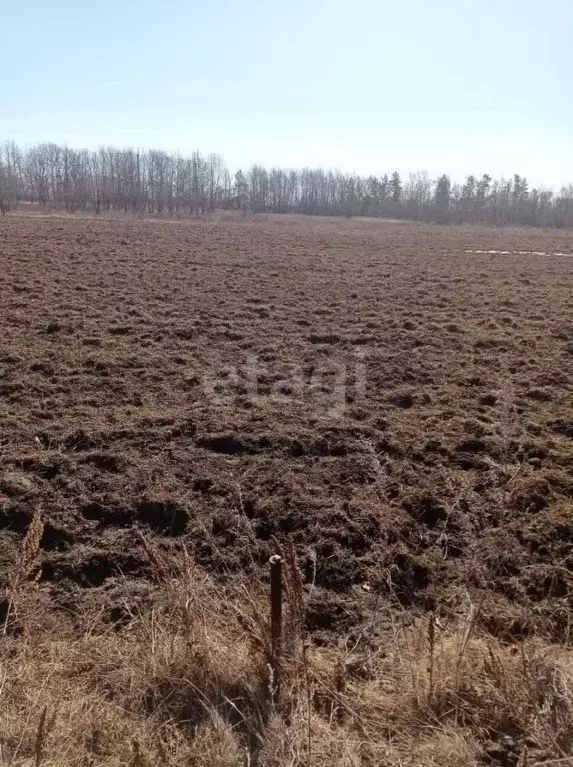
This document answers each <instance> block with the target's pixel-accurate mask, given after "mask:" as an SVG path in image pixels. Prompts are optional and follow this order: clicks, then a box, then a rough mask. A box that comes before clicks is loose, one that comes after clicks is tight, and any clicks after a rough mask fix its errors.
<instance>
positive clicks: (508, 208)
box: [0, 141, 573, 228]
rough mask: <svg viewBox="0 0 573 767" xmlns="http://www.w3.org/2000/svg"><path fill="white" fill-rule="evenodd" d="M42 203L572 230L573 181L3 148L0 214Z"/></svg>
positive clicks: (155, 153)
mask: <svg viewBox="0 0 573 767" xmlns="http://www.w3.org/2000/svg"><path fill="white" fill-rule="evenodd" d="M22 203H37V204H39V205H43V206H49V207H51V208H55V209H63V210H66V211H68V212H70V213H73V212H76V211H88V210H89V211H94V212H95V213H100V212H102V211H118V210H121V211H124V212H126V213H138V214H145V213H147V214H155V215H169V216H192V215H199V214H206V213H213V212H214V211H216V210H218V209H219V210H220V209H238V210H241V211H243V213H244V214H245V215H246V214H247V213H249V212H253V213H303V214H308V215H324V216H369V217H384V218H399V219H409V220H413V221H427V222H437V223H444V224H445V223H466V222H470V223H485V224H492V225H496V226H503V225H506V224H525V225H531V226H547V227H557V228H564V227H570V228H573V184H569V185H568V186H565V187H562V188H561V190H560V191H559V192H558V193H555V192H554V191H553V190H551V189H545V188H537V187H531V186H530V184H529V183H528V181H527V179H526V178H524V177H523V176H520V175H517V174H516V175H514V176H513V178H511V179H493V178H492V177H491V176H489V175H488V174H483V175H481V176H474V175H470V176H468V177H467V178H466V180H465V183H463V184H458V183H453V182H452V180H451V179H450V177H449V176H447V175H442V176H440V177H439V178H437V179H432V178H431V177H430V176H429V175H428V173H426V172H417V173H410V174H409V175H408V177H407V178H403V177H402V176H401V175H400V174H399V173H398V172H397V171H394V172H392V173H390V174H384V175H382V176H376V175H370V176H360V175H357V174H355V173H342V172H340V171H337V170H322V169H312V168H303V169H298V170H297V169H284V168H271V169H268V168H264V167H262V166H260V165H253V166H252V167H251V168H250V169H249V170H248V171H247V172H243V171H241V170H239V171H237V172H236V173H234V174H231V172H230V171H229V169H228V168H227V166H226V165H225V163H224V161H223V159H222V158H221V156H220V155H218V154H210V155H208V156H206V157H205V156H203V155H202V154H201V153H200V152H194V153H193V154H192V155H191V156H190V157H183V156H182V155H180V154H170V153H168V152H165V151H161V150H150V151H138V150H135V149H115V148H113V147H102V148H100V149H98V150H95V151H90V150H86V149H82V150H77V149H70V148H69V147H67V146H60V145H58V144H53V143H44V144H37V145H35V146H32V147H29V148H26V149H23V148H21V147H19V146H18V145H16V144H15V143H14V142H12V141H7V142H5V143H4V144H2V145H0V210H1V211H2V213H6V212H7V211H9V210H11V209H13V208H16V207H17V206H18V205H20V204H22Z"/></svg>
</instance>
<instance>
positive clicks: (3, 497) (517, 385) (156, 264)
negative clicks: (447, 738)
mask: <svg viewBox="0 0 573 767" xmlns="http://www.w3.org/2000/svg"><path fill="white" fill-rule="evenodd" d="M477 250H508V251H536V252H537V251H541V252H543V253H547V254H550V255H528V254H521V255H517V254H514V253H512V254H509V255H508V254H505V255H499V254H489V253H481V254H479V253H475V252H474V253H468V252H466V251H477ZM554 253H565V254H571V253H573V235H572V234H571V233H560V232H555V231H551V232H549V231H535V230H513V229H508V230H499V231H497V230H491V229H481V228H477V227H475V228H469V227H468V228H453V227H452V228H445V227H438V226H423V225H419V226H418V225H413V224H404V223H399V222H386V223H385V222H380V221H360V220H356V221H355V220H325V219H303V218H296V217H288V216H284V217H274V218H273V217H261V218H258V217H256V218H252V219H249V220H246V221H225V220H222V221H213V222H203V221H201V222H160V221H153V222H151V221H128V220H122V221H114V220H109V219H108V220H96V219H81V218H77V219H76V218H64V217H58V218H49V217H46V218H30V217H25V216H16V215H14V216H7V217H5V218H4V219H2V220H0V265H1V271H0V286H1V292H0V322H1V324H2V335H1V337H0V527H1V529H2V535H1V536H0V573H1V575H2V579H3V584H2V585H4V586H8V578H9V574H10V572H11V569H12V568H13V563H14V561H15V558H16V556H17V551H18V548H19V547H20V544H21V541H22V538H23V535H24V534H25V531H26V530H27V529H28V526H29V523H30V520H31V518H32V515H33V513H34V511H35V510H36V509H38V508H40V509H41V510H42V513H43V516H44V520H45V523H46V524H45V529H44V532H43V537H42V540H41V548H42V562H41V573H40V576H39V577H40V580H39V583H40V587H41V588H42V589H43V590H44V591H45V594H46V598H48V599H49V600H50V603H51V605H52V609H53V611H54V615H56V616H58V615H61V616H62V619H63V616H72V618H73V616H75V615H77V614H79V613H80V612H81V611H82V610H84V608H86V607H89V606H93V605H101V610H102V613H101V614H102V620H104V621H107V622H112V623H113V622H117V621H120V620H121V618H122V616H124V615H125V614H131V613H132V611H133V610H134V609H135V608H137V607H138V606H140V605H144V604H145V603H146V600H148V599H149V594H150V591H151V589H152V586H151V580H152V579H151V575H152V573H151V569H150V563H149V557H148V556H147V554H146V552H145V550H144V549H143V548H142V543H141V539H140V537H139V535H138V533H137V531H138V530H139V531H141V532H143V533H144V534H145V535H146V536H147V537H148V539H149V540H152V541H154V543H155V545H157V546H159V547H160V548H161V549H163V550H165V551H166V552H167V551H168V550H170V549H171V548H173V547H176V546H177V545H178V543H179V542H180V541H185V542H186V543H187V544H188V546H189V550H190V551H192V552H193V554H194V557H195V560H196V561H197V563H198V564H199V565H203V566H204V567H206V568H208V569H209V570H210V571H212V572H214V573H216V574H217V576H220V578H221V582H222V583H224V582H225V581H227V580H228V579H230V578H237V577H239V576H245V577H246V578H259V577H265V576H264V569H263V565H264V563H265V562H266V559H267V557H268V556H269V554H270V553H271V551H272V547H273V542H272V540H273V536H276V537H278V538H279V539H284V538H286V537H289V536H290V537H291V538H292V540H293V541H294V543H295V545H296V549H297V553H298V555H299V558H300V562H301V565H302V568H303V572H304V577H305V580H306V582H307V584H308V594H307V598H308V606H307V614H306V622H307V628H308V629H309V630H310V631H311V632H312V634H313V636H314V638H315V640H316V642H326V643H330V642H331V641H333V640H340V638H341V637H342V638H344V639H347V638H348V637H353V636H359V635H360V632H361V630H363V629H364V627H365V626H366V627H368V626H370V625H371V620H372V615H373V614H375V613H376V611H377V610H379V609H380V606H381V605H384V606H385V607H388V606H392V607H393V608H396V612H397V613H399V614H400V615H402V616H403V619H404V620H405V621H406V622H407V621H408V620H410V619H414V618H415V617H416V616H419V615H421V614H423V613H425V612H427V611H429V610H432V611H434V612H435V614H436V615H437V616H438V617H439V619H440V620H442V621H449V620H452V619H455V618H456V617H457V616H463V615H466V614H467V611H468V604H469V603H470V602H471V603H473V605H474V606H475V607H476V616H477V617H476V622H477V625H479V626H481V627H482V628H484V629H487V630H488V632H490V633H492V634H493V635H495V636H497V637H498V638H500V639H503V640H509V641H515V640H516V639H518V638H521V637H524V636H531V635H537V636H543V637H544V638H547V639H550V640H551V641H556V642H569V641H570V640H571V620H570V616H571V606H572V598H573V597H572V595H573V592H572V589H571V582H572V575H573V558H572V554H573V460H572V457H573V396H572V387H571V381H572V378H573V302H572V300H571V296H572V293H573V258H570V257H566V256H563V255H551V254H554ZM253 371H254V372H253ZM3 610H4V613H5V612H6V610H7V605H6V604H4V607H3ZM0 617H1V616H0ZM376 630H377V631H383V630H384V625H383V624H382V625H378V624H377V629H376Z"/></svg>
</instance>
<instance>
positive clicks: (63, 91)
mask: <svg viewBox="0 0 573 767" xmlns="http://www.w3.org/2000/svg"><path fill="white" fill-rule="evenodd" d="M2 138H12V139H14V140H16V141H17V142H19V143H22V144H25V145H28V144H30V143H33V142H36V141H45V140H49V141H56V142H59V143H68V144H69V145H70V146H74V147H88V148H94V147H97V146H99V145H101V144H113V145H117V146H136V147H142V148H163V149H168V150H181V152H183V153H190V152H191V151H192V150H194V149H196V148H198V149H200V150H201V151H202V152H205V153H208V152H211V151H214V152H219V153H221V154H222V155H223V157H224V158H225V160H226V161H227V163H228V164H229V166H230V167H231V168H232V169H233V170H235V169H237V168H238V167H242V168H246V167H248V166H249V165H250V164H252V163H254V162H260V163H264V164H266V165H273V164H274V165H281V166H306V165H309V166H322V167H338V168H340V169H342V170H345V171H353V170H356V171H358V172H360V173H369V172H373V173H377V174H378V173H383V172H385V171H388V172H390V171H392V170H393V169H398V170H399V171H401V172H402V173H407V171H409V170H422V169H426V170H428V171H429V172H430V173H431V174H432V175H435V174H437V173H440V172H446V173H450V174H451V175H452V176H453V177H454V179H455V180H463V177H464V176H465V175H466V174H467V173H475V174H478V173H484V172H488V173H490V174H491V175H494V176H501V175H506V176H509V175H510V174H513V173H522V174H524V175H526V176H528V178H529V179H530V181H531V183H532V184H537V185H543V184H545V185H550V186H555V187H558V186H560V185H561V184H563V183H565V182H568V181H573V0H535V2H534V1H533V0H394V2H387V1H386V0H381V1H378V2H376V1H375V0H354V2H342V0H329V1H327V0H281V1H280V2H279V1H278V0H266V1H265V2H263V1H262V0H206V1H204V2H201V3H198V2H195V1H194V0H187V1H186V2H185V1H184V0H163V2H151V0H115V1H114V2H112V1H111V0H90V2H86V0H50V2H46V0H20V1H19V2H14V1H13V0H0V139H2Z"/></svg>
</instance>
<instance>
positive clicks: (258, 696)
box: [0, 544, 573, 767]
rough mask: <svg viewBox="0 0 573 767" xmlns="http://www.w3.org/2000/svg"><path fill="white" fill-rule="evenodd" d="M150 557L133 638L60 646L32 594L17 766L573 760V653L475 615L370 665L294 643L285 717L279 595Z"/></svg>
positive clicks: (413, 637)
mask: <svg viewBox="0 0 573 767" xmlns="http://www.w3.org/2000/svg"><path fill="white" fill-rule="evenodd" d="M147 547H148V551H149V553H150V556H151V557H152V558H153V559H154V565H153V566H154V569H155V572H156V578H157V591H156V596H155V599H154V603H153V606H152V607H151V609H150V610H149V611H147V612H145V613H142V614H137V615H132V616H131V619H130V620H129V621H128V622H127V623H125V625H123V627H121V628H117V627H116V628H113V629H108V630H105V629H103V628H102V626H101V623H100V622H99V620H98V616H97V615H87V614H86V615H84V616H83V620H82V621H81V623H82V630H81V631H78V630H77V628H76V630H75V631H74V633H69V632H68V633H66V632H65V631H64V630H63V629H62V630H60V631H59V632H58V631H54V630H53V628H52V627H48V630H46V626H45V625H44V624H43V619H42V615H44V614H45V604H44V603H43V602H42V590H41V589H40V588H39V587H38V586H37V585H35V584H33V583H32V584H29V585H28V586H27V588H26V589H20V590H19V591H18V592H17V593H18V598H17V600H16V601H17V605H16V608H17V611H18V616H19V622H20V627H21V634H20V635H19V636H17V637H11V636H8V637H5V639H4V644H3V646H2V655H1V664H2V668H1V672H0V678H1V680H2V683H1V687H0V705H1V709H0V744H1V764H2V765H19V766H20V765H22V766H24V765H30V766H31V765H34V767H40V765H44V767H47V766H48V765H54V767H64V766H65V767H68V766H69V767H72V765H73V766H74V767H75V766H76V765H77V766H78V767H79V766H80V765H81V766H82V767H83V766H85V765H94V766H95V765H106V766H108V765H109V766H110V767H112V766H115V765H118V766H119V765H130V766H133V767H147V765H155V764H163V765H169V766H171V765H173V767H175V765H196V766H197V767H203V766H205V767H207V766H209V767H211V766H212V765H220V766H221V767H224V766H226V765H229V767H230V766H231V765H255V764H256V765H259V767H287V765H289V766H290V765H293V766H294V765H301V766H302V765H308V766H309V767H310V766H311V765H312V766H313V767H321V766H324V767H327V766H328V767H333V766H334V765H336V767H338V766H340V767H342V766H344V767H354V766H355V765H356V766H358V765H388V766H390V765H424V767H425V766H429V765H445V764H448V765H459V766H460V767H462V765H464V766H467V765H474V764H478V763H482V762H483V757H484V754H485V755H486V756H487V754H486V752H485V751H484V748H485V749H486V750H487V749H489V753H490V755H491V754H495V753H496V749H497V752H499V753H501V754H502V756H501V757H499V758H500V759H501V761H499V762H495V761H491V759H490V761H489V763H491V764H495V763H502V764H503V763H507V764H521V765H525V764H529V765H532V764H535V763H543V762H545V761H547V760H549V759H552V758H557V759H559V758H561V759H563V758H564V757H566V756H567V754H569V753H571V747H572V746H573V656H572V654H571V652H570V651H569V650H567V649H565V648H563V647H556V646H551V645H549V644H544V643H541V642H540V641H539V640H530V641H525V642H523V643H522V644H521V645H520V646H516V645H504V644H502V643H500V642H499V641H497V640H493V639H491V638H488V637H484V636H478V635H476V634H475V633H474V620H473V614H472V611H471V610H470V611H469V612H468V617H467V619H466V620H465V622H464V621H462V622H461V623H460V625H458V626H457V627H456V628H455V629H452V628H448V629H445V628H443V627H441V626H440V624H439V622H438V621H437V620H435V619H434V617H433V616H431V617H430V619H429V620H428V619H424V620H422V621H420V622H418V623H417V624H416V625H414V626H410V627H409V628H399V627H395V630H394V631H393V632H390V633H388V634H386V635H384V634H382V633H380V634H379V639H378V640H377V641H376V642H369V643H364V647H365V649H361V647H360V642H357V643H356V644H355V646H354V647H353V648H351V649H338V650H336V649H334V648H332V647H330V648H326V647H323V648H321V647H313V648H310V649H309V648H308V647H306V648H305V646H304V644H303V636H302V632H301V635H300V636H299V637H298V639H295V638H291V640H290V641H291V642H297V641H298V642H299V643H300V644H299V647H300V648H305V649H303V651H302V655H303V656H304V662H300V654H297V653H295V652H293V651H292V650H291V654H290V655H289V656H288V657H286V658H285V663H286V664H290V665H289V669H288V672H287V674H286V675H285V679H286V680H288V682H287V683H285V686H284V688H283V700H282V702H281V705H280V706H279V707H278V708H275V707H274V706H273V704H272V702H271V696H270V695H269V681H270V680H269V671H268V641H269V626H268V621H267V617H266V616H267V612H268V609H267V602H266V596H265V593H264V591H263V590H261V588H260V587H258V586H256V585H255V586H250V587H245V586H243V587H237V588H236V590H235V591H234V592H229V591H225V592H224V591H222V589H221V587H220V586H218V585H217V584H216V583H215V582H214V581H212V580H211V579H210V578H209V577H208V576H207V575H206V574H205V573H204V572H202V570H201V569H200V568H198V567H197V566H196V565H195V564H194V563H193V561H192V559H191V558H190V557H189V555H188V554H187V552H186V551H185V550H184V549H183V548H182V549H181V552H180V554H179V555H178V556H177V557H173V558H171V559H170V560H167V559H166V558H165V556H164V555H163V554H161V553H160V552H159V551H155V550H154V549H153V548H152V547H151V546H150V545H149V544H147ZM287 550H288V549H287ZM287 593H288V591H287ZM293 598H294V599H298V598H299V597H298V596H296V595H294V594H293V593H292V591H291V593H290V599H293ZM297 609H298V607H297ZM294 614H295V615H296V611H294ZM296 620H298V619H295V623H290V622H287V625H290V628H289V629H288V630H292V626H293V625H299V624H296ZM373 632H374V633H376V626H373ZM291 647H292V644H291ZM504 738H505V740H504ZM492 742H493V743H492ZM488 743H489V745H488ZM504 749H505V751H504ZM504 754H505V756H503V755H504ZM488 758H490V757H488ZM491 758H494V757H491ZM503 759H506V761H505V762H504V761H503ZM480 760H482V762H480ZM518 760H519V761H518ZM486 763H488V762H487V759H486ZM562 763H563V762H562Z"/></svg>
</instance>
